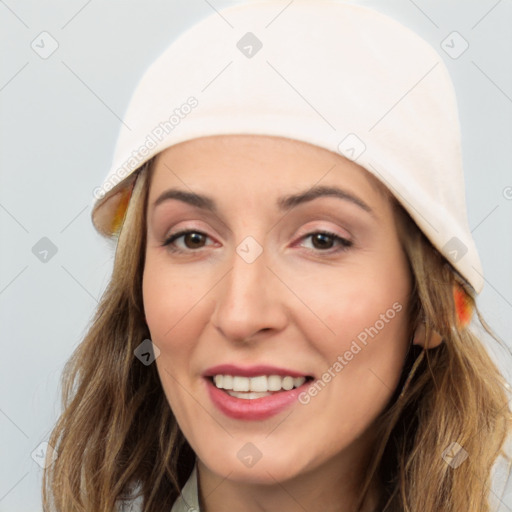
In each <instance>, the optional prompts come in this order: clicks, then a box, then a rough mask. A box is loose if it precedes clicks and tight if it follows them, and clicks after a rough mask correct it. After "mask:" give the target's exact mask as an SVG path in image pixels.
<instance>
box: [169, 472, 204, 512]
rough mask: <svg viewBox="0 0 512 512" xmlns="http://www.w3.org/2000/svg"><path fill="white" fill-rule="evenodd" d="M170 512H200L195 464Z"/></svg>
mask: <svg viewBox="0 0 512 512" xmlns="http://www.w3.org/2000/svg"><path fill="white" fill-rule="evenodd" d="M171 512H200V508H199V493H198V489H197V463H196V464H194V469H193V470H192V473H190V476H189V477H188V480H187V482H186V483H185V485H184V486H183V489H182V490H181V494H180V495H179V496H178V498H177V499H176V501H175V502H174V505H173V506H172V509H171Z"/></svg>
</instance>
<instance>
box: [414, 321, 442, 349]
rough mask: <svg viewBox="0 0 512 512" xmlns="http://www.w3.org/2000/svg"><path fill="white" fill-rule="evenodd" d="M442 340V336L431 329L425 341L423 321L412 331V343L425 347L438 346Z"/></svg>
mask: <svg viewBox="0 0 512 512" xmlns="http://www.w3.org/2000/svg"><path fill="white" fill-rule="evenodd" d="M442 342H443V338H442V337H441V335H440V334H439V333H438V332H437V331H434V330H432V332H431V335H430V339H429V340H428V343H427V338H426V328H425V323H424V322H422V323H420V324H419V325H418V327H417V328H416V330H415V331H414V338H413V341H412V343H413V345H420V346H422V347H423V348H425V349H429V348H435V347H438V346H439V345H440V344H441V343H442Z"/></svg>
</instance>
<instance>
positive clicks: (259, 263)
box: [212, 250, 290, 342]
mask: <svg viewBox="0 0 512 512" xmlns="http://www.w3.org/2000/svg"><path fill="white" fill-rule="evenodd" d="M249 261H250V260H246V259H244V257H241V256H240V255H239V254H238V253H236V252H234V256H233V258H232V260H231V262H232V266H231V269H230V270H229V271H228V272H227V274H226V275H225V276H224V278H222V279H221V282H220V283H219V284H218V285H217V286H216V290H217V292H216V294H215V309H214V312H213V314H212V323H213V325H214V326H215V328H216V329H217V330H218V331H219V332H220V333H221V335H222V336H224V337H225V338H226V339H230V340H232V341H235V342H240V341H242V342H243V341H248V340H249V339H251V340H254V339H259V338H261V336H262V334H261V333H263V332H266V333H267V334H265V335H264V336H268V334H270V333H271V332H279V331H281V330H282V329H284V328H285V326H286V323H287V314H286V313H287V310H286V305H285V300H286V299H285V296H286V293H288V294H290V292H289V291H287V288H286V286H285V284H283V282H282V281H281V280H280V279H279V277H278V276H277V275H276V273H275V271H273V270H272V268H270V266H269V263H270V261H269V258H267V253H266V251H265V250H264V251H263V252H262V253H261V254H260V255H259V256H258V257H257V258H256V259H255V260H254V261H252V262H249Z"/></svg>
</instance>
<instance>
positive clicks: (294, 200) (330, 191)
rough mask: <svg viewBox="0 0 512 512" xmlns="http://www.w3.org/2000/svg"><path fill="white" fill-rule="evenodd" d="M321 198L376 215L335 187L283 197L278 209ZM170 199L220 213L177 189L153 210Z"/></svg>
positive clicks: (209, 201)
mask: <svg viewBox="0 0 512 512" xmlns="http://www.w3.org/2000/svg"><path fill="white" fill-rule="evenodd" d="M319 197H336V198H338V199H342V200H344V201H349V202H351V203H352V204H355V205H356V206H359V208H361V209H362V210H364V211H365V212H368V213H370V214H371V215H375V213H374V212H373V210H372V209H371V208H370V207H369V206H368V205H367V204H366V203H365V202H364V201H362V200H361V199H359V198H358V197H357V196H355V195H354V194H352V193H351V192H349V191H347V190H343V189H341V188H339V187H334V186H315V187H312V188H310V189H308V190H305V191H303V192H299V193H297V194H290V195H286V196H282V197H280V198H278V200H277V207H278V209H279V210H281V211H285V210H288V209H290V208H293V207H295V206H298V205H300V204H304V203H308V202H310V201H313V200H314V199H317V198H319ZM170 199H176V200H178V201H182V202H184V203H187V204H190V205H192V206H195V207H197V208H201V209H203V210H208V211H210V212H212V213H218V207H217V204H216V203H215V201H214V200H213V199H212V198H211V197H208V196H205V195H202V194H196V193H194V192H187V191H185V190H180V189H176V188H172V189H169V190H166V191H165V192H163V193H162V194H161V195H160V196H159V197H158V199H156V200H155V202H154V203H153V209H155V208H156V207H157V206H158V205H160V204H162V203H163V202H165V201H168V200H170Z"/></svg>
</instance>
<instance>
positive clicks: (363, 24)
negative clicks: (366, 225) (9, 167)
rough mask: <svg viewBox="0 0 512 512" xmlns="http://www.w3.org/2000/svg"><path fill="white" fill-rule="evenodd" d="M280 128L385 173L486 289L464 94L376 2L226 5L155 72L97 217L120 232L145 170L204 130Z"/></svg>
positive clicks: (414, 213) (468, 276) (460, 266)
mask: <svg viewBox="0 0 512 512" xmlns="http://www.w3.org/2000/svg"><path fill="white" fill-rule="evenodd" d="M221 134H255V135H258V134H260V135H270V136H272V135H274V136H281V137H287V138H290V139H296V140H299V141H304V142H307V143H310V144H314V145H317V146H320V147H322V148H325V149H328V150H330V151H332V152H334V153H337V154H341V155H343V156H345V157H346V158H348V159H350V160H352V161H355V162H356V163H357V164H359V165H361V166H362V167H363V168H365V169H366V170H367V171H369V172H370V173H371V174H372V175H374V176H375V177H376V178H378V179H379V180H380V181H381V182H382V183H383V184H384V185H386V186H387V187H388V189H389V191H390V192H391V193H392V194H393V195H394V196H395V197H396V199H397V200H398V201H399V202H400V203H401V205H402V206H403V207H404V208H405V210H406V211H407V212H408V213H409V214H410V216H411V217H412V218H413V220H414V221H415V223H416V224H417V225H418V227H419V228H420V229H421V230H422V231H423V233H424V234H425V235H426V237H427V238H428V239H429V240H430V242H431V243H432V244H433V245H434V247H436V248H437V249H438V250H439V251H440V252H441V253H442V254H443V255H444V256H445V258H446V259H447V260H448V261H449V262H450V263H451V265H452V266H453V267H454V268H455V269H456V270H457V271H458V273H460V275H461V276H462V277H463V278H464V279H465V280H466V281H467V284H469V285H470V286H472V287H473V289H474V290H475V292H476V293H479V292H480V291H481V289H482V287H483V276H482V268H481V263H480V259H479V256H478V253H477V249H476V246H475V243H474V241H473V238H472V235H471V232H470V229H469V225H468V220H467V213H466V200H465V185H464V176H463V169H462V155H461V142H460V126H459V118H458V110H457V103H456V97H455V91H454V88H453V84H452V82H451V79H450V76H449V73H448V70H447V68H446V66H445V65H444V63H443V60H442V58H441V56H440V55H439V54H438V53H437V52H436V51H435V50H434V49H433V48H432V47H431V46H430V45H429V44H428V43H427V42H425V41H424V40H423V39H422V38H421V37H419V36H418V35H417V34H415V33H414V32H412V31H411V30H410V29H408V28H406V27H404V26H403V25H401V24H400V23H398V22H397V21H395V20H393V19H392V18H390V17H388V16H386V15H383V14H381V13H379V12H377V11H374V10H373V9H369V8H366V7H362V6H358V5H354V4H351V3H345V2H342V1H337V0H295V1H294V2H292V3H290V4H288V6H287V7H286V8H285V9H282V8H280V7H278V6H277V4H276V2H275V1H273V0H269V1H251V2H245V3H241V4H237V5H234V6H231V7H229V8H227V9H224V10H222V11H219V12H215V13H212V14H211V15H210V16H208V17H207V18H205V19H203V20H201V21H199V22H198V23H196V24H195V25H194V26H193V27H192V28H190V29H189V30H187V31H186V32H184V33H183V34H181V35H180V36H179V37H178V38H177V39H176V40H175V41H174V42H173V43H172V44H171V45H170V46H169V47H168V48H167V49H166V50H165V51H164V52H163V54H162V55H161V56H160V57H159V58H158V59H157V60H156V61H155V62H154V63H153V64H152V65H151V66H150V67H149V68H148V69H147V71H146V72H145V74H144V75H143V77H142V78H141V80H140V82H139V84H138V85H137V87H136V90H135V92H134V94H133V97H132V99H131V101H130V103H129V106H128V109H127V111H126V115H125V117H124V120H123V126H122V127H121V132H120V135H119V139H118V142H117V146H116V150H115V155H114V159H113V165H112V167H111V169H110V171H109V173H108V175H107V177H106V178H105V181H104V183H103V185H102V186H101V187H97V188H96V189H95V191H94V196H95V202H94V205H93V210H92V221H93V223H94V226H95V227H96V229H97V230H98V231H99V232H100V233H102V234H104V235H106V236H113V235H115V233H116V230H117V229H118V228H119V225H120V223H122V219H123V216H124V211H125V209H126V205H127V203H128V200H129V197H130V190H131V187H130V185H131V184H132V183H133V179H134V177H135V175H136V174H135V173H134V171H136V170H137V169H139V168H140V167H141V166H142V165H143V164H144V163H146V162H147V161H148V160H149V159H151V158H152V157H153V156H155V155H156V154H158V153H160V152H161V151H162V150H164V149H166V148H168V147H170V146H173V145H175V144H177V143H180V142H183V141H186V140H190V139H195V138H198V137H204V136H211V135H221Z"/></svg>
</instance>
